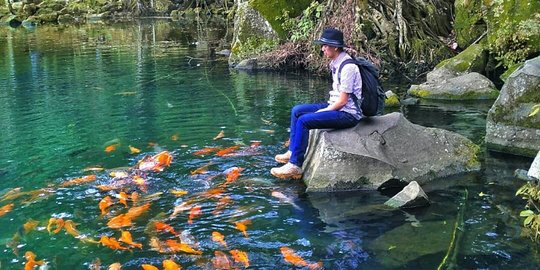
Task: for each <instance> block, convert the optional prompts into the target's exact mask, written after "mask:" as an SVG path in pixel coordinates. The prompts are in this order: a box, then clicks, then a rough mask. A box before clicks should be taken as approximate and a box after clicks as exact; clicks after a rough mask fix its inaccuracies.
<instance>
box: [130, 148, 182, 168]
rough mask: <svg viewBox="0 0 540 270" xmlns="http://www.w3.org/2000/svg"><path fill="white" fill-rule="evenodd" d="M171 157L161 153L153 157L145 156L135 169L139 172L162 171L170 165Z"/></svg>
mask: <svg viewBox="0 0 540 270" xmlns="http://www.w3.org/2000/svg"><path fill="white" fill-rule="evenodd" d="M172 160H173V156H172V155H171V154H170V153H169V152H167V151H163V152H161V153H159V154H157V155H155V156H152V157H151V156H145V157H144V158H143V159H141V160H140V161H139V162H138V163H137V166H136V167H137V168H138V169H139V170H141V171H150V170H153V171H156V172H160V171H163V169H164V167H168V166H170V165H171V162H172Z"/></svg>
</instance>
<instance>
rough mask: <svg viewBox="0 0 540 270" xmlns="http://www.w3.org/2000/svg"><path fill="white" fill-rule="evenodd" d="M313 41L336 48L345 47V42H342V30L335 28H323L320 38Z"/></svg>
mask: <svg viewBox="0 0 540 270" xmlns="http://www.w3.org/2000/svg"><path fill="white" fill-rule="evenodd" d="M313 43H315V44H319V45H329V46H332V47H338V48H342V47H345V43H344V42H343V32H341V31H339V30H337V29H335V28H326V29H324V31H323V33H322V35H321V38H319V39H317V40H315V41H313Z"/></svg>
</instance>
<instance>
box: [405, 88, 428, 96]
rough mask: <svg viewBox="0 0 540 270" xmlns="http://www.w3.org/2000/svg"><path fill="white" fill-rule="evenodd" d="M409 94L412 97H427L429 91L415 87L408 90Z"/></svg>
mask: <svg viewBox="0 0 540 270" xmlns="http://www.w3.org/2000/svg"><path fill="white" fill-rule="evenodd" d="M409 94H410V95H411V96H414V97H419V98H427V97H429V96H430V95H431V92H430V91H429V90H426V89H421V88H417V89H411V90H410V91H409Z"/></svg>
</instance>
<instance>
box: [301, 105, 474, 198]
mask: <svg viewBox="0 0 540 270" xmlns="http://www.w3.org/2000/svg"><path fill="white" fill-rule="evenodd" d="M478 150H479V147H478V146H477V145H475V144H474V143H472V142H471V141H470V140H469V139H467V138H465V137H463V136H461V135H459V134H457V133H454V132H450V131H447V130H443V129H437V128H427V127H422V126H420V125H415V124H412V123H411V122H409V121H408V120H407V119H406V118H405V117H404V116H403V115H402V114H401V113H391V114H387V115H383V116H378V117H369V118H365V119H363V120H362V121H361V122H360V123H359V124H358V125H357V126H356V127H354V128H349V129H341V130H313V131H312V132H311V133H310V143H309V149H308V155H307V157H306V162H305V163H304V166H303V169H304V177H303V180H304V182H305V183H306V185H307V191H337V190H357V189H377V188H379V187H380V186H381V185H383V184H384V183H385V182H392V181H395V180H396V179H397V180H401V181H404V182H411V181H417V182H418V183H419V184H420V185H423V184H424V183H426V182H429V181H431V180H432V179H434V178H438V177H444V176H449V175H454V174H459V173H464V172H470V171H477V170H479V169H480V164H479V162H478V160H477V157H476V154H477V152H478Z"/></svg>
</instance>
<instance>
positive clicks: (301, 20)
mask: <svg viewBox="0 0 540 270" xmlns="http://www.w3.org/2000/svg"><path fill="white" fill-rule="evenodd" d="M324 9H325V6H324V5H323V4H321V3H319V2H317V1H313V2H312V3H311V5H310V6H309V7H308V8H306V9H305V10H304V12H302V15H301V16H298V17H294V18H291V17H290V14H289V12H288V11H287V10H284V11H283V15H282V16H280V17H279V19H280V20H282V21H283V23H282V24H281V26H282V27H283V30H285V31H286V32H289V39H290V40H291V41H292V42H300V41H307V40H308V39H309V37H310V35H311V33H312V32H313V30H314V29H315V27H316V26H317V23H318V21H319V20H320V18H321V15H322V14H323V13H324Z"/></svg>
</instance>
